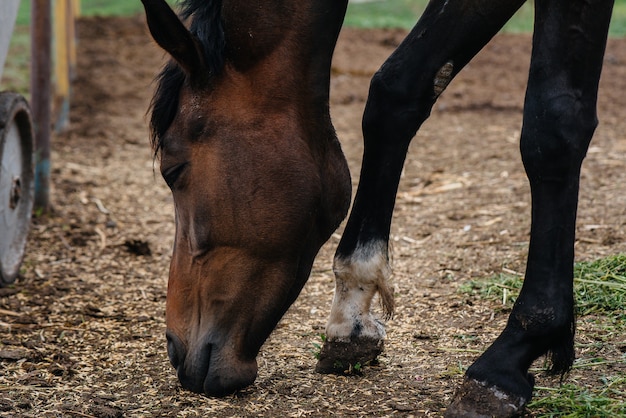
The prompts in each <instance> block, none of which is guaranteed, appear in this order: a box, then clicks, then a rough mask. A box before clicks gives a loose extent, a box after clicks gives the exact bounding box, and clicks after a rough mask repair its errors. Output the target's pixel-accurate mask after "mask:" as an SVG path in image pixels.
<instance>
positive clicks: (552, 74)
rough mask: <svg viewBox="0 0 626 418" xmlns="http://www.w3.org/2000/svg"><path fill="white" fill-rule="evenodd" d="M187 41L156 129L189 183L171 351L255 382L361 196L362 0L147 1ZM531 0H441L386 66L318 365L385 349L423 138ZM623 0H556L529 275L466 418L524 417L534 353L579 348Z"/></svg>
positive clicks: (203, 377) (544, 54)
mask: <svg viewBox="0 0 626 418" xmlns="http://www.w3.org/2000/svg"><path fill="white" fill-rule="evenodd" d="M142 1H143V3H144V6H145V9H146V14H147V19H148V25H149V27H150V31H151V33H152V35H153V37H154V39H155V40H156V42H157V43H158V44H159V45H160V46H161V47H162V48H164V49H165V50H166V51H167V52H168V53H169V54H170V55H171V57H172V58H173V59H172V61H171V62H170V63H169V64H167V66H166V67H165V69H164V70H163V71H162V73H161V75H160V77H159V83H158V87H157V91H156V94H155V97H154V100H153V104H152V118H151V125H152V131H153V145H154V148H155V152H156V155H158V156H160V161H161V172H162V174H163V177H164V178H165V180H166V182H167V184H168V185H169V187H170V188H171V190H172V193H173V196H174V204H175V208H176V237H175V246H174V254H173V259H172V262H171V268H170V278H169V285H168V296H167V340H168V352H169V356H170V360H171V362H172V364H173V365H174V367H175V368H176V369H177V371H178V376H179V379H180V381H181V383H182V385H183V386H184V387H185V388H188V389H190V390H193V391H196V392H204V393H206V394H209V395H218V396H219V395H224V394H226V393H229V392H232V391H235V390H237V389H239V388H242V387H244V386H246V385H249V384H251V383H252V382H253V381H254V379H255V377H256V372H257V365H256V360H255V358H256V355H257V353H258V351H259V349H260V347H261V345H262V344H263V342H264V341H265V339H266V338H267V337H268V336H269V334H270V333H271V331H272V330H273V328H274V327H275V325H276V323H277V322H278V320H279V319H280V318H281V316H282V315H283V314H284V313H285V311H286V310H287V308H288V307H289V306H290V305H291V303H292V302H293V301H294V300H295V298H296V297H297V296H298V294H299V292H300V290H301V289H302V286H303V285H304V283H305V282H306V280H307V278H308V276H309V273H310V270H311V265H312V263H313V259H314V257H315V255H316V253H317V252H318V250H319V248H320V246H321V245H322V244H323V243H324V242H325V241H326V240H327V239H328V237H329V236H330V234H331V233H332V232H333V231H334V230H335V228H336V227H337V226H338V225H339V223H340V222H341V221H342V219H343V218H344V216H345V215H346V213H347V209H348V206H349V202H350V179H349V173H348V170H347V166H346V162H345V160H344V158H343V155H342V153H341V149H340V146H339V143H338V141H337V138H336V136H335V133H334V129H333V126H332V124H331V121H330V117H329V109H328V96H329V81H330V62H331V57H332V53H333V50H334V46H335V43H336V40H337V36H338V33H339V30H340V27H341V24H342V21H343V17H344V14H345V11H346V6H347V0H316V1H306V0H302V1H293V2H292V1H284V0H246V1H242V0H185V1H183V2H182V6H183V7H182V15H181V17H182V19H183V21H188V23H189V29H187V27H186V26H185V25H184V24H183V23H182V22H181V20H180V19H179V18H178V16H177V15H176V14H175V13H174V12H173V11H172V10H171V9H170V8H169V6H168V5H167V4H166V3H165V1H164V0H142ZM523 3H524V0H432V1H431V2H430V4H429V5H428V7H427V8H426V11H425V12H424V15H423V16H422V18H421V19H420V20H419V22H418V23H417V25H416V26H415V28H414V29H413V30H412V31H411V32H410V34H409V35H408V36H407V38H406V39H405V40H404V41H403V43H402V44H401V45H400V46H399V47H398V49H397V50H396V51H395V52H394V53H393V54H392V55H391V56H390V57H389V59H388V60H387V61H386V62H385V64H383V66H382V67H381V69H380V70H379V71H378V72H377V73H376V75H375V76H374V78H373V79H372V83H371V87H370V94H369V98H368V103H367V106H366V110H365V114H364V118H363V134H364V141H365V152H364V157H363V165H362V169H361V178H360V183H359V188H358V190H357V195H356V200H355V202H354V206H353V208H352V211H351V214H350V218H349V220H348V223H347V225H346V229H345V232H344V235H343V237H342V239H341V242H340V244H339V247H338V249H337V253H336V256H335V274H336V289H335V297H334V301H333V305H332V310H331V316H330V319H329V323H328V326H327V330H326V333H327V342H326V344H325V346H324V348H323V350H322V353H321V357H322V358H321V360H320V362H319V364H318V370H319V371H321V372H333V371H336V370H335V365H337V364H339V365H341V367H340V369H342V368H343V367H344V365H345V364H347V363H355V362H361V363H364V362H367V361H368V360H372V359H373V358H375V357H376V355H378V353H379V352H380V350H381V349H382V340H383V338H384V336H385V332H384V327H383V325H382V324H381V323H380V322H379V321H378V320H376V319H375V318H374V317H373V316H372V314H371V313H370V305H371V301H372V297H373V296H374V295H375V294H376V293H377V292H378V293H380V294H381V296H382V297H381V300H382V301H383V304H384V307H385V310H386V312H387V313H389V314H390V313H391V312H392V311H393V297H392V295H391V292H390V291H389V290H388V286H387V284H386V279H387V278H388V276H389V274H390V268H389V265H388V239H389V230H390V224H391V217H392V212H393V207H394V203H395V194H396V191H397V186H398V182H399V178H400V172H401V170H402V166H403V164H404V159H405V156H406V152H407V149H408V146H409V143H410V141H411V139H412V138H413V137H414V135H415V134H416V132H417V130H418V129H419V127H420V126H421V124H422V123H423V122H424V121H425V120H426V119H427V118H428V116H429V114H430V110H431V108H432V106H433V104H434V103H435V101H436V100H437V98H438V96H439V95H440V94H441V92H442V91H443V90H444V89H445V88H446V86H447V85H448V83H449V82H450V81H451V80H452V79H453V78H454V76H456V74H458V72H459V71H460V70H461V69H462V68H463V67H464V66H465V65H466V64H467V63H468V62H469V61H470V59H471V58H472V57H473V56H474V55H475V54H476V53H477V52H478V51H479V50H480V49H481V48H482V47H483V46H484V45H485V44H486V43H487V42H488V41H489V40H490V39H491V38H492V37H493V36H494V35H495V34H496V33H497V32H498V30H500V28H501V27H502V26H503V25H504V24H505V23H506V21H507V20H508V19H509V18H510V17H511V16H512V15H513V14H514V13H515V11H516V10H517V9H518V8H519V7H520V6H521V5H522V4H523ZM612 7H613V0H537V1H536V16H535V28H536V29H535V35H534V39H533V53H532V61H531V69H530V76H529V83H528V89H527V96H526V103H525V108H524V125H523V130H522V138H521V151H522V158H523V162H524V166H525V168H526V172H527V174H528V178H529V180H530V184H531V193H532V219H531V221H532V227H531V239H530V249H529V254H528V264H527V270H526V279H525V282H524V287H523V289H522V292H521V294H520V296H519V298H518V300H517V302H516V304H515V306H514V308H513V311H512V313H511V316H510V318H509V321H508V324H507V326H506V328H505V329H504V330H503V332H502V334H501V335H500V337H498V339H497V340H496V341H495V342H494V343H493V345H492V346H491V347H490V348H489V349H488V350H487V351H486V352H485V353H484V354H483V355H482V356H481V357H480V358H478V360H476V362H475V363H474V364H473V365H472V366H471V367H470V368H469V369H468V371H467V374H466V378H465V381H464V382H463V384H462V386H461V388H460V389H459V390H458V391H457V394H456V395H455V398H454V400H453V402H452V404H451V406H450V407H449V408H448V411H447V415H449V416H476V417H478V416H494V415H495V416H513V415H515V414H518V413H520V412H521V411H522V410H523V408H524V405H525V404H526V403H527V402H528V400H529V399H530V397H531V395H532V388H533V378H532V375H530V374H529V373H528V368H529V367H530V364H531V363H532V361H533V360H535V359H536V358H538V357H539V356H541V355H544V354H546V353H549V354H550V357H551V360H552V364H553V368H552V370H553V371H554V372H555V373H564V372H566V371H567V370H568V369H569V368H570V367H571V364H572V362H573V359H574V351H573V338H574V313H573V312H574V311H573V290H572V276H573V259H574V229H575V220H576V206H577V199H578V185H579V174H580V167H581V163H582V160H583V158H584V156H585V153H586V150H587V148H588V145H589V141H590V140H591V137H592V135H593V131H594V129H595V126H596V124H597V120H596V97H597V90H598V81H599V77H600V71H601V68H602V59H603V54H604V48H605V44H606V37H607V31H608V24H609V20H610V16H611V11H612Z"/></svg>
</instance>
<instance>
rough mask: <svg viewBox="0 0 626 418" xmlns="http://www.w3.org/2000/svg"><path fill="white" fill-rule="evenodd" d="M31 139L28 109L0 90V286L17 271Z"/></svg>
mask: <svg viewBox="0 0 626 418" xmlns="http://www.w3.org/2000/svg"><path fill="white" fill-rule="evenodd" d="M33 153H34V140H33V126H32V121H31V116H30V108H29V106H28V103H27V102H26V100H25V99H24V98H23V97H22V96H20V95H19V94H16V93H9V92H1V93H0V286H2V285H4V284H9V283H13V282H14V281H15V278H16V277H17V275H18V274H19V269H20V266H21V264H22V259H23V258H24V249H25V247H26V240H27V238H28V230H29V228H30V220H31V213H32V210H33V201H34V179H35V175H34V162H33V160H34V157H33Z"/></svg>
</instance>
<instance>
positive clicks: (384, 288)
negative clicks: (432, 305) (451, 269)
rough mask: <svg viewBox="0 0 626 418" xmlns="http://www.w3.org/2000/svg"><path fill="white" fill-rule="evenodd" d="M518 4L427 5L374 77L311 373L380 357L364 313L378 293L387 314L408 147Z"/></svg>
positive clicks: (482, 0)
mask: <svg viewBox="0 0 626 418" xmlns="http://www.w3.org/2000/svg"><path fill="white" fill-rule="evenodd" d="M523 3H524V0H507V1H504V0H499V1H490V0H469V1H468V0H448V1H443V0H433V1H431V2H430V4H429V5H428V7H427V8H426V11H425V12H424V15H423V16H422V18H421V19H420V21H419V22H418V23H417V25H416V26H415V28H414V29H413V30H412V31H411V33H410V34H409V35H408V36H407V38H406V39H405V40H404V41H403V42H402V44H401V45H400V46H399V47H398V49H397V50H396V51H395V52H394V53H393V54H392V55H391V56H390V57H389V59H388V60H387V61H386V62H385V63H384V64H383V66H382V67H381V68H380V70H379V71H378V72H377V73H376V74H375V75H374V77H373V79H372V82H371V86H370V93H369V97H368V101H367V106H366V109H365V114H364V116H363V136H364V145H365V149H364V155H363V164H362V168H361V177H360V181H359V186H358V189H357V194H356V199H355V202H354V206H353V208H352V212H351V214H350V217H349V219H348V223H347V225H346V229H345V231H344V234H343V237H342V239H341V242H340V244H339V247H338V249H337V253H336V255H335V266H334V267H335V277H336V289H335V297H334V300H333V305H332V309H331V314H330V318H329V322H328V325H327V327H326V334H327V343H326V344H325V346H324V348H323V350H322V355H321V359H320V363H318V371H322V372H330V371H334V369H335V366H336V365H338V364H339V368H342V367H345V365H346V363H355V362H359V363H361V364H363V363H364V362H367V361H368V360H372V358H375V357H376V355H377V354H378V353H380V351H381V350H382V340H383V339H384V336H385V331H384V327H383V325H382V324H381V323H380V322H378V321H377V320H376V319H375V318H374V317H373V316H372V315H371V313H370V305H371V301H372V298H373V297H374V295H375V294H376V293H377V292H378V293H379V294H380V296H381V301H382V303H383V307H384V309H385V311H386V313H387V314H389V315H391V313H392V312H393V295H392V293H391V291H390V289H389V286H388V283H387V279H388V278H389V276H390V268H389V265H388V239H389V230H390V225H391V218H392V213H393V208H394V205H395V197H396V192H397V189H398V182H399V180H400V173H401V171H402V166H403V165H404V159H405V156H406V152H407V149H408V146H409V143H410V141H411V139H412V138H413V137H414V135H415V134H416V132H417V130H418V129H419V127H420V126H421V124H422V123H423V122H424V121H425V120H426V119H427V118H428V116H429V115H430V111H431V109H432V106H433V104H434V103H435V101H436V100H437V98H438V97H439V95H440V94H441V92H442V91H443V90H444V89H445V88H446V86H447V85H448V83H449V82H450V81H451V80H452V78H454V76H455V75H456V74H457V73H458V72H459V71H460V70H461V69H462V68H463V67H464V66H465V65H466V64H467V63H468V62H469V61H470V59H472V57H474V55H475V54H476V53H478V51H480V50H481V49H482V47H483V46H484V45H485V44H486V43H487V42H489V40H490V39H491V38H492V37H493V36H494V35H495V34H496V33H497V32H498V30H500V28H501V27H502V26H503V25H504V23H506V22H507V21H508V20H509V18H510V17H511V16H512V15H513V14H514V13H515V11H516V10H517V9H518V8H519V7H520V6H521V5H522V4H523ZM364 347H365V348H364ZM344 356H347V357H344Z"/></svg>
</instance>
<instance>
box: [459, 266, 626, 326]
mask: <svg viewBox="0 0 626 418" xmlns="http://www.w3.org/2000/svg"><path fill="white" fill-rule="evenodd" d="M522 283H523V278H522V277H521V276H517V275H513V274H508V273H501V274H499V275H497V276H494V277H490V278H487V279H484V280H475V281H471V282H469V283H467V284H464V285H462V286H461V287H460V288H459V291H460V292H462V293H466V294H471V295H477V296H480V297H482V298H485V299H491V300H498V301H501V302H502V305H503V306H504V307H507V308H510V307H511V306H512V305H513V303H514V302H515V299H517V296H518V295H519V292H520V289H521V288H522ZM574 293H575V298H576V311H577V315H579V316H584V315H590V314H607V313H617V312H620V311H621V312H623V309H624V307H625V306H626V254H619V255H615V256H612V257H607V258H603V259H600V260H596V261H591V262H582V263H577V264H576V265H575V266H574Z"/></svg>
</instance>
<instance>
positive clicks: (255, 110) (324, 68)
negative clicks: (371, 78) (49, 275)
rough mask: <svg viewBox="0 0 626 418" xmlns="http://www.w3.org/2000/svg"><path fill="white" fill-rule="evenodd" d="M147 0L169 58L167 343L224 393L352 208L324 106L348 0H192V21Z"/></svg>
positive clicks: (178, 361) (178, 364)
mask: <svg viewBox="0 0 626 418" xmlns="http://www.w3.org/2000/svg"><path fill="white" fill-rule="evenodd" d="M142 1H143V3H144V6H145V9H146V16H147V21H148V26H149V28H150V32H151V34H152V36H153V38H154V39H155V41H156V42H157V43H158V44H159V45H160V46H161V47H162V48H163V49H164V50H165V51H167V52H168V53H169V55H170V56H171V58H172V60H171V61H170V62H169V63H168V64H167V65H166V66H165V68H164V70H163V71H162V72H161V74H160V76H159V79H158V85H157V90H156V93H155V96H154V98H153V102H152V115H151V127H152V133H153V145H154V149H155V153H156V154H155V155H156V156H157V157H158V158H159V160H160V170H161V173H162V175H163V178H164V179H165V181H166V183H167V184H168V186H169V187H170V189H171V192H172V196H173V200H174V206H175V219H176V235H175V239H174V249H173V256H172V260H171V265H170V271H169V281H168V291H167V306H166V325H167V341H168V343H167V346H168V354H169V358H170V361H171V363H172V365H173V366H174V367H175V368H176V369H177V373H178V377H179V379H180V382H181V384H182V385H183V386H184V387H185V388H187V389H190V390H192V391H195V392H201V393H202V392H204V393H206V394H208V395H217V396H220V395H224V394H227V393H230V392H232V391H234V390H237V389H240V388H242V387H245V386H247V385H249V384H251V383H252V382H253V381H254V379H255V378H256V374H257V364H256V360H255V359H256V356H257V354H258V352H259V350H260V348H261V346H262V344H263V343H264V341H265V340H266V339H267V337H268V336H269V335H270V333H271V331H272V330H273V329H274V327H275V326H276V324H277V322H278V321H279V319H280V318H281V317H282V315H283V314H284V313H285V312H286V311H287V309H288V308H289V306H290V305H291V304H292V303H293V301H294V300H295V299H296V297H297V296H298V294H299V292H300V290H301V289H302V287H303V286H304V283H305V282H306V280H307V278H308V276H309V274H310V271H311V267H312V264H313V260H314V257H315V255H316V254H317V252H318V251H319V249H320V247H321V246H322V245H323V243H324V242H325V241H326V240H327V239H328V238H329V236H330V235H331V234H332V232H333V231H334V230H335V229H336V228H337V226H338V225H339V223H340V222H341V221H342V220H343V218H344V217H345V215H346V213H347V210H348V206H349V203H350V176H349V172H348V169H347V164H346V161H345V159H344V157H343V154H342V152H341V149H340V146H339V143H338V141H337V138H336V135H335V132H334V128H333V126H332V124H331V121H330V116H329V111H328V91H329V80H330V71H329V70H330V60H331V57H332V52H333V49H334V45H335V42H336V39H337V36H338V32H339V29H340V26H341V23H342V20H343V14H344V13H345V7H346V4H345V3H346V2H344V1H341V2H337V1H336V0H328V1H322V2H317V3H319V4H316V5H311V4H308V3H310V2H304V3H307V4H301V2H287V1H257V2H254V3H255V5H254V7H253V5H252V4H250V2H249V0H246V1H243V0H242V1H227V0H224V1H210V0H209V1H199V0H187V1H185V2H183V12H182V15H181V16H182V18H183V20H188V21H189V28H188V27H187V26H186V25H185V24H184V23H182V21H181V19H179V17H178V16H177V15H176V14H175V13H174V12H173V11H172V10H171V9H170V8H169V6H168V5H167V4H166V3H165V1H163V0H142ZM257 3H258V4H257ZM322 3H323V4H322ZM312 9H315V10H312ZM342 9H343V10H342ZM338 10H339V12H338ZM329 25H331V27H332V28H333V29H332V30H328V28H329ZM322 28H323V29H324V30H323V31H322V30H321V29H322ZM313 39H315V42H312V40H313Z"/></svg>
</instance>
